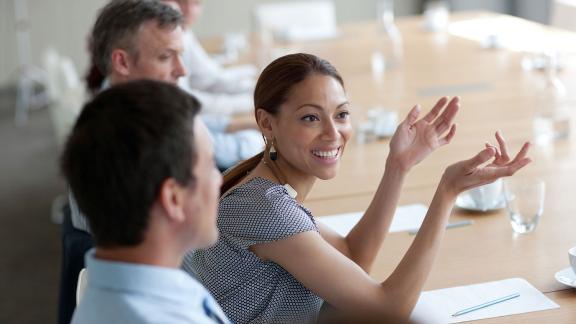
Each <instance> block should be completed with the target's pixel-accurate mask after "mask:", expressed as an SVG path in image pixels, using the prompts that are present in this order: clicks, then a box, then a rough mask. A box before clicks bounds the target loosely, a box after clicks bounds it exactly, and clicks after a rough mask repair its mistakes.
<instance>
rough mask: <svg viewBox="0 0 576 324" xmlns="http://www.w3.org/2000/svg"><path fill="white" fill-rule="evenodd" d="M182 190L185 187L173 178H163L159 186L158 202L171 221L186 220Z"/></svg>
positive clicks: (184, 196)
mask: <svg viewBox="0 0 576 324" xmlns="http://www.w3.org/2000/svg"><path fill="white" fill-rule="evenodd" d="M184 191H185V188H184V187H182V186H180V184H178V182H177V181H176V180H175V179H174V178H168V179H166V180H164V182H162V185H161V186H160V192H159V197H158V199H159V203H160V206H161V207H162V209H163V210H164V212H165V214H166V217H167V218H168V219H169V220H170V221H172V222H177V223H181V222H184V221H185V220H186V213H185V208H184V206H185V198H186V195H185V192H184Z"/></svg>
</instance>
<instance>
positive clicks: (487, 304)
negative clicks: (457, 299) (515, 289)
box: [452, 293, 520, 317]
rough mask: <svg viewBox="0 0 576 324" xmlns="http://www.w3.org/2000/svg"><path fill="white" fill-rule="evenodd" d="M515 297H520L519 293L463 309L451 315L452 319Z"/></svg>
mask: <svg viewBox="0 0 576 324" xmlns="http://www.w3.org/2000/svg"><path fill="white" fill-rule="evenodd" d="M517 297H520V293H515V294H512V295H508V296H505V297H502V298H498V299H494V300H492V301H489V302H485V303H484V304H480V305H477V306H472V307H470V308H466V309H463V310H461V311H459V312H456V313H454V314H452V317H456V316H460V315H464V314H468V313H470V312H473V311H475V310H478V309H482V308H484V307H488V306H492V305H495V304H498V303H501V302H505V301H507V300H510V299H513V298H517Z"/></svg>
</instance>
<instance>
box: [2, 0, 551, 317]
mask: <svg viewBox="0 0 576 324" xmlns="http://www.w3.org/2000/svg"><path fill="white" fill-rule="evenodd" d="M272 2H278V1H277V0H273V1H272V0H269V1H265V0H204V1H203V5H204V11H203V15H202V16H201V18H200V20H199V22H198V23H197V24H196V25H195V26H194V30H195V32H196V34H197V35H198V36H199V38H200V39H210V38H215V37H221V36H223V35H224V34H226V33H235V34H246V35H247V34H249V33H251V32H254V31H255V27H254V22H253V21H254V19H253V10H254V7H255V6H256V5H259V4H263V3H272ZM285 2H286V1H285ZM333 2H334V5H335V10H336V20H337V23H338V24H347V23H353V22H359V21H368V20H375V19H376V8H377V2H378V1H377V0H355V1H349V0H334V1H333ZM426 2H427V1H424V0H402V1H395V3H394V14H395V15H396V17H402V16H410V15H419V14H421V13H422V11H423V9H424V8H425V7H426ZM105 3H107V0H90V1H78V0H27V1H24V0H0V44H1V46H0V147H1V148H2V150H1V153H0V157H1V158H0V208H1V210H0V240H1V242H0V291H2V292H4V293H3V294H2V295H0V323H51V322H55V321H56V316H57V315H56V314H57V300H58V282H59V271H60V262H61V260H60V254H61V251H60V226H59V224H58V220H59V219H58V213H57V211H58V207H59V206H60V203H61V201H62V197H63V196H62V195H63V194H64V193H65V190H66V188H65V184H64V183H63V181H62V180H61V178H60V176H59V173H58V168H57V162H58V161H57V160H58V154H59V151H58V150H59V145H60V143H61V140H62V138H63V135H62V134H60V133H59V130H58V129H57V125H58V120H55V118H54V116H53V115H51V113H50V109H46V106H47V105H48V102H50V100H49V99H50V98H47V97H46V96H44V95H42V92H43V91H42V90H43V87H42V86H41V82H36V81H37V79H38V78H41V76H42V75H43V73H44V72H45V71H43V70H42V69H40V68H39V67H42V66H45V64H46V60H49V59H50V56H46V53H47V52H49V51H51V50H54V51H56V52H57V53H59V54H60V55H63V56H66V57H68V58H70V61H68V65H67V66H68V67H69V68H70V69H71V71H75V72H76V74H77V75H79V76H82V75H84V73H85V71H86V69H87V67H88V66H87V65H88V56H87V54H86V53H87V49H86V43H87V42H86V37H87V35H88V33H89V31H90V28H91V25H92V24H93V22H94V19H95V16H96V13H97V11H98V9H99V8H100V7H102V6H103V5H104V4H105ZM446 3H447V4H448V7H449V9H450V11H462V10H489V11H494V12H500V13H506V14H510V15H515V16H519V17H523V18H526V19H529V20H533V21H537V22H540V23H548V22H549V20H550V12H551V8H552V1H551V0H452V1H446ZM47 57H48V58H47ZM23 76H25V79H26V80H27V81H26V82H24V86H26V87H27V88H28V89H29V95H30V97H31V98H32V99H31V101H28V102H27V103H26V105H27V106H30V107H31V109H30V110H26V114H25V115H21V116H18V115H17V114H16V112H17V110H18V108H17V104H18V102H17V96H18V89H19V87H22V86H23V83H22V77H23ZM70 82H72V83H73V85H74V82H75V81H70ZM74 86H76V87H82V85H81V84H80V85H77V84H76V85H74ZM26 108H28V107H26ZM55 125H56V126H55ZM64 135H65V134H64ZM53 209H54V212H53Z"/></svg>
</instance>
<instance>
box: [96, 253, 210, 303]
mask: <svg viewBox="0 0 576 324" xmlns="http://www.w3.org/2000/svg"><path fill="white" fill-rule="evenodd" d="M95 252H96V250H95V249H91V250H90V251H88V252H87V253H86V265H87V268H88V285H89V286H94V287H98V288H105V289H106V288H107V289H113V290H119V289H120V290H124V291H130V292H135V293H142V294H147V295H155V296H159V297H163V298H168V299H175V298H177V299H179V300H180V299H181V298H182V297H183V296H185V298H186V299H187V301H188V302H194V301H197V302H201V300H202V299H203V298H204V297H205V296H206V295H207V294H208V295H209V292H208V291H207V290H206V288H204V286H202V285H201V284H200V283H199V282H198V281H196V279H194V278H192V277H191V276H190V275H189V274H187V273H186V272H184V271H182V270H180V269H174V268H168V267H160V266H153V265H147V264H138V263H128V262H117V261H107V260H102V259H98V258H96V256H95Z"/></svg>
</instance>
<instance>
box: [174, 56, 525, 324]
mask: <svg viewBox="0 0 576 324" xmlns="http://www.w3.org/2000/svg"><path fill="white" fill-rule="evenodd" d="M254 102H255V106H256V112H255V115H256V122H257V123H258V126H259V128H260V130H261V131H262V133H263V135H264V137H265V139H266V149H265V150H264V152H262V153H260V154H259V155H257V156H255V157H253V158H252V159H250V160H248V161H246V162H244V163H241V164H240V165H238V166H236V167H234V168H233V169H232V170H231V171H230V172H228V173H227V174H226V175H225V176H224V185H223V188H222V192H223V196H222V198H221V200H220V204H219V212H218V229H219V231H220V238H219V240H218V243H217V244H216V245H215V246H214V247H212V248H209V249H206V250H199V251H196V252H194V253H191V254H189V255H188V256H187V257H186V260H185V262H184V268H185V269H186V270H187V271H190V272H193V273H195V275H196V276H197V278H198V279H199V280H200V281H201V282H202V283H203V284H204V285H205V286H206V287H208V289H209V290H210V291H211V292H212V293H213V295H214V296H215V298H216V299H217V300H218V302H219V303H220V305H221V306H222V308H223V309H224V311H225V312H226V314H227V315H228V316H229V317H230V319H231V320H232V321H233V322H234V323H301V322H311V321H315V320H316V319H317V318H318V315H319V313H320V308H321V306H322V305H324V306H326V307H323V308H322V310H323V311H322V316H326V317H327V318H328V321H329V322H330V321H332V320H333V319H334V318H335V317H333V316H338V317H337V318H338V319H341V318H342V317H341V316H342V315H346V316H347V317H346V318H351V319H353V320H354V321H358V320H366V319H368V320H369V319H373V318H378V319H380V320H381V319H382V318H383V317H382V316H392V317H393V318H400V319H402V318H404V319H406V318H408V316H409V315H410V313H411V311H412V308H413V307H414V305H415V304H416V301H417V300H418V296H419V295H420V291H421V289H422V286H423V285H424V282H425V280H426V277H427V275H428V273H429V272H430V269H431V267H432V263H433V261H434V258H435V255H436V253H437V251H438V248H439V245H440V241H441V239H442V236H443V233H444V228H445V226H446V223H447V220H448V216H449V215H450V211H451V208H452V206H453V204H454V201H455V199H456V196H457V195H458V193H460V192H462V191H463V190H466V189H469V188H471V187H475V186H478V185H481V184H485V183H488V182H492V181H494V180H496V179H497V178H500V177H502V176H508V175H512V174H513V173H514V172H516V170H518V169H520V168H521V167H523V166H524V165H526V164H527V163H528V162H530V160H529V159H528V158H527V157H526V153H527V151H528V144H525V145H524V147H523V148H522V150H521V151H520V152H519V153H518V155H517V156H516V158H514V159H513V160H512V161H510V159H509V158H508V155H507V154H506V147H505V143H504V141H503V140H502V141H499V144H500V147H499V148H496V147H493V146H489V147H487V148H486V149H484V150H483V151H481V152H479V153H478V154H477V155H476V156H475V157H473V158H471V159H469V160H465V161H461V162H458V163H455V164H453V165H451V166H449V167H448V168H447V169H446V171H445V172H444V175H443V176H442V179H441V181H440V183H439V185H438V190H437V192H436V194H435V196H434V198H433V199H432V202H431V204H430V208H429V209H428V213H427V215H426V219H425V221H424V223H423V225H422V227H421V229H420V231H419V232H418V235H417V237H416V238H415V240H414V242H413V244H412V246H411V247H410V249H409V250H408V251H407V252H406V255H405V256H404V258H403V259H402V261H401V262H400V264H399V265H398V267H397V268H396V270H395V271H394V272H393V273H392V274H391V275H390V277H389V278H388V279H387V280H386V281H384V282H383V283H378V282H376V281H374V280H373V279H372V278H370V277H369V276H368V275H367V273H368V272H369V271H370V268H371V265H372V263H373V261H374V258H375V256H376V254H377V252H378V250H379V248H380V246H381V244H382V242H383V240H384V238H385V236H386V233H387V232H388V229H389V227H390V224H391V221H392V217H393V215H394V211H395V209H396V205H397V203H398V198H399V195H400V190H401V187H402V184H403V180H404V177H405V175H406V174H407V172H408V171H409V170H410V169H411V168H412V167H413V166H414V165H416V164H417V163H419V162H420V161H421V160H423V159H424V158H425V157H427V156H428V155H429V154H431V153H432V152H433V151H434V150H436V149H437V148H438V147H440V146H442V145H445V144H448V143H449V142H450V141H451V139H452V138H453V137H454V135H455V132H456V127H455V125H454V124H453V120H454V117H455V115H456V113H457V112H458V109H459V99H458V98H457V97H456V98H453V99H452V100H450V101H449V100H448V99H447V98H441V99H440V100H439V101H438V102H437V104H436V105H435V106H434V107H433V108H432V109H431V110H430V112H428V113H427V114H426V115H425V116H424V117H422V118H420V119H418V117H419V114H420V107H419V106H415V107H414V108H413V109H412V110H411V111H410V113H409V114H408V116H407V117H406V118H405V120H404V121H403V122H402V123H401V124H400V125H399V126H398V128H397V130H396V132H395V134H394V136H393V137H392V139H391V141H390V154H389V156H388V158H387V160H386V168H385V172H384V175H383V177H382V180H381V182H380V185H379V186H378V189H377V190H376V193H375V195H374V198H373V200H372V202H371V203H370V206H368V208H367V210H366V213H365V214H364V216H363V217H362V219H361V220H360V221H359V222H358V224H357V225H356V226H355V227H354V228H353V229H352V231H351V232H350V233H349V234H348V235H347V236H346V237H342V236H339V235H338V234H336V233H334V232H333V231H331V230H330V229H328V228H326V227H324V226H322V225H321V224H317V223H316V222H315V221H314V218H313V216H312V214H311V213H310V211H309V210H308V209H306V208H305V207H304V206H303V203H304V201H305V199H306V196H307V195H308V193H309V192H310V190H311V188H312V186H313V184H314V182H315V181H316V179H323V180H328V179H331V178H333V177H334V176H336V173H337V171H338V167H339V164H340V159H341V157H342V154H343V152H344V149H345V147H346V143H347V141H348V140H349V138H350V135H351V126H350V120H349V116H350V113H351V112H352V109H351V108H350V105H349V103H348V99H347V96H346V92H345V90H344V82H343V81H342V78H341V77H340V75H339V74H338V72H337V71H336V69H335V68H334V67H333V66H332V65H330V63H328V62H327V61H325V60H322V59H320V58H318V57H316V56H313V55H309V54H292V55H287V56H284V57H281V58H279V59H277V60H275V61H274V62H272V63H271V64H270V65H269V66H268V67H266V69H264V71H263V72H262V75H261V76H260V78H259V79H258V83H257V85H256V89H255V94H254ZM500 152H502V154H501V153H500ZM492 159H494V160H493V162H492V163H490V164H488V165H487V166H484V167H481V165H483V164H484V163H485V162H487V161H489V160H492ZM343 278H345V280H342V279H343ZM386 318H388V317H386Z"/></svg>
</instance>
